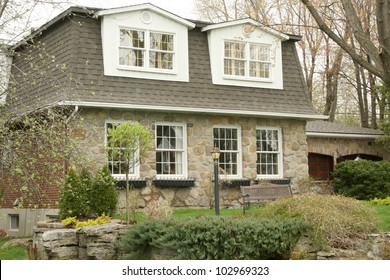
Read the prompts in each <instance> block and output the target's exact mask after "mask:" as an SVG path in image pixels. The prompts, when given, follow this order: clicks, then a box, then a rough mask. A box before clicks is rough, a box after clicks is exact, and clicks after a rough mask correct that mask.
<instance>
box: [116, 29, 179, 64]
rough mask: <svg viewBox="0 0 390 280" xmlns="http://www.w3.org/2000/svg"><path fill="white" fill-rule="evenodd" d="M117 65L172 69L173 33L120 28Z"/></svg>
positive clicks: (173, 52) (173, 53)
mask: <svg viewBox="0 0 390 280" xmlns="http://www.w3.org/2000/svg"><path fill="white" fill-rule="evenodd" d="M119 32H120V43H119V65H121V66H130V67H139V68H140V69H146V70H152V69H164V70H173V69H174V55H175V44H174V35H173V34H167V33H158V32H151V31H147V30H134V29H125V28H121V29H120V31H119Z"/></svg>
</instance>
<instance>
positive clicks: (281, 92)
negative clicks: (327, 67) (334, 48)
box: [10, 6, 326, 120]
mask: <svg viewBox="0 0 390 280" xmlns="http://www.w3.org/2000/svg"><path fill="white" fill-rule="evenodd" d="M152 8H153V9H159V8H154V6H153V7H152ZM96 12H97V13H98V15H99V14H100V15H104V14H105V13H104V12H103V11H102V10H99V9H91V8H81V7H72V8H69V9H68V10H67V11H65V12H63V13H62V14H60V15H59V16H57V17H56V18H55V19H53V20H51V21H50V22H48V23H47V24H45V25H43V26H42V27H41V28H39V29H38V30H37V31H36V32H34V33H33V34H32V36H39V38H40V40H41V41H42V42H44V43H45V48H46V50H48V51H49V52H50V53H51V54H52V55H53V56H55V57H56V61H55V63H57V64H58V63H64V64H66V65H67V69H66V71H69V75H70V76H71V79H68V77H67V76H64V73H62V72H61V71H57V72H55V73H52V74H51V75H49V77H47V79H49V78H53V77H55V79H56V80H58V81H60V82H61V87H62V88H57V87H55V86H49V85H48V84H49V83H48V82H46V83H47V84H46V85H45V81H44V80H43V79H42V80H41V81H40V83H39V84H35V83H34V85H31V84H30V85H29V87H30V88H28V89H23V88H19V90H21V93H18V94H19V96H18V98H16V99H14V100H13V101H11V102H10V105H11V106H12V105H13V106H14V107H17V108H19V109H20V110H23V111H26V110H25V109H22V108H23V106H22V105H25V104H27V105H29V106H30V107H32V106H35V107H45V106H46V107H50V106H57V105H77V106H85V107H105V108H121V109H132V110H137V109H139V110H150V111H167V112H183V113H185V112H193V113H210V114H225V115H247V116H259V117H277V118H298V119H309V120H310V119H312V120H313V119H324V118H326V117H324V116H323V115H320V114H318V113H317V111H316V110H315V109H314V108H313V106H312V105H311V101H310V100H309V98H308V94H307V92H306V88H305V81H304V77H303V73H302V69H301V66H300V64H299V59H298V55H297V52H296V48H295V41H296V40H297V38H298V37H297V36H295V37H294V36H293V35H286V36H289V39H288V40H285V41H283V42H282V59H283V80H284V83H283V89H265V88H251V87H240V86H227V85H215V84H213V83H212V79H211V70H210V57H209V50H208V41H207V32H202V28H204V27H205V26H207V23H204V22H200V21H191V20H185V21H186V22H187V23H188V22H192V23H193V24H194V25H195V28H193V29H190V30H189V31H188V40H189V65H190V69H189V77H190V78H189V82H174V81H159V80H145V79H136V78H126V77H113V76H105V75H104V72H103V57H102V38H101V17H96V14H95V13H96ZM169 16H171V15H169ZM71 17H73V18H71ZM183 20H184V19H183ZM188 26H189V24H188ZM29 38H31V36H30V37H29ZM19 46H21V44H20V45H19ZM15 50H16V51H21V52H23V48H22V49H19V50H18V48H15ZM15 63H17V64H21V63H23V62H22V61H21V60H20V59H18V58H17V57H16V61H15Z"/></svg>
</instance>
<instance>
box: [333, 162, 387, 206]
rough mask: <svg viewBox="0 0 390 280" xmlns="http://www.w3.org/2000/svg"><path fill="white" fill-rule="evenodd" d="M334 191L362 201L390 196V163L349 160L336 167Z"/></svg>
mask: <svg viewBox="0 0 390 280" xmlns="http://www.w3.org/2000/svg"><path fill="white" fill-rule="evenodd" d="M333 177H334V190H335V191H336V192H337V193H339V194H342V195H344V196H351V197H354V198H357V199H361V200H370V199H374V198H375V197H376V198H386V197H388V196H390V162H388V161H369V160H359V161H353V160H347V161H344V162H341V163H339V164H337V165H336V168H335V170H334V172H333Z"/></svg>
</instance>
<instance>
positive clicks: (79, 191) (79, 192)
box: [59, 170, 91, 219]
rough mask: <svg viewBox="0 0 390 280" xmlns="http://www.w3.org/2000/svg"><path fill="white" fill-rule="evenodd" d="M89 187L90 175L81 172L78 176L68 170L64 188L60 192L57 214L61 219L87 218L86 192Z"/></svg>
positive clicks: (83, 171)
mask: <svg viewBox="0 0 390 280" xmlns="http://www.w3.org/2000/svg"><path fill="white" fill-rule="evenodd" d="M90 186H91V175H90V173H89V172H88V171H87V170H82V171H81V174H80V176H78V175H77V174H76V172H75V171H74V170H70V171H69V173H68V175H67V176H66V181H65V186H64V187H63V188H62V190H61V195H60V201H59V209H60V211H59V214H60V217H61V219H65V218H68V217H73V216H77V217H87V216H88V215H89V213H90V210H89V209H90V208H89V201H88V194H87V193H88V190H89V188H90Z"/></svg>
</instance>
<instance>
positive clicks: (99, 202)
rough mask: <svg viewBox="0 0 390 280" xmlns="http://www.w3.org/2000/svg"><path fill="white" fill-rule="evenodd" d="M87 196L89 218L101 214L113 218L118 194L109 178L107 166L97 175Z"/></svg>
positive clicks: (113, 182) (109, 173) (112, 179)
mask: <svg viewBox="0 0 390 280" xmlns="http://www.w3.org/2000/svg"><path fill="white" fill-rule="evenodd" d="M88 196H89V204H90V209H91V213H90V216H101V215H103V214H106V215H109V216H113V215H114V214H115V212H116V205H117V202H118V194H117V192H116V186H115V180H114V178H113V177H112V176H111V172H110V170H109V168H108V166H104V167H103V168H102V169H101V170H100V171H99V172H98V173H97V175H96V178H95V180H94V182H93V184H92V188H91V189H90V190H89V194H88Z"/></svg>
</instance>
